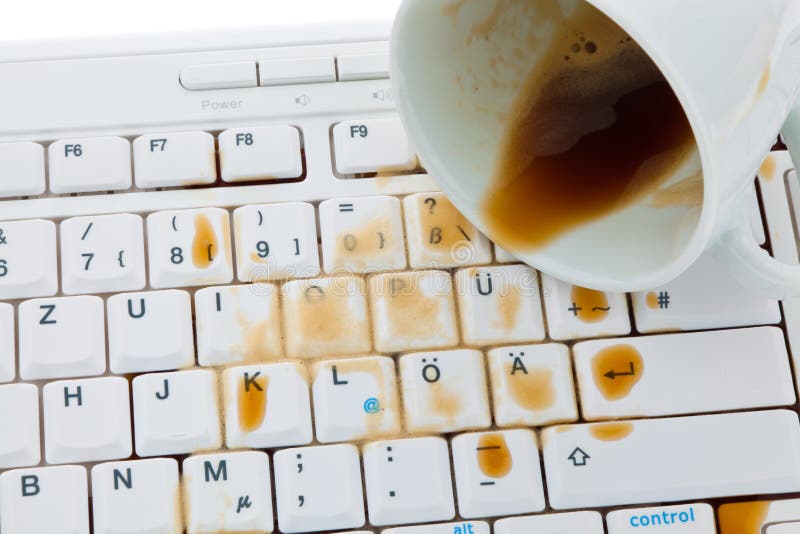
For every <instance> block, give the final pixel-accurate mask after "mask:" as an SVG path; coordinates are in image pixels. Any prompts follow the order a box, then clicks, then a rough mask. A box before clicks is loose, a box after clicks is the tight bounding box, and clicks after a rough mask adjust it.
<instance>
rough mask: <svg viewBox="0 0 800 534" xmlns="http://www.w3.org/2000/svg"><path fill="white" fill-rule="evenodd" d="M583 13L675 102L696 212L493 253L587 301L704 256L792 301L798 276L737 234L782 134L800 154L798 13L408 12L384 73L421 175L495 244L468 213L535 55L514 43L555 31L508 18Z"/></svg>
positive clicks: (696, 0) (641, 9) (415, 2)
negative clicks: (694, 154) (588, 292)
mask: <svg viewBox="0 0 800 534" xmlns="http://www.w3.org/2000/svg"><path fill="white" fill-rule="evenodd" d="M583 1H588V2H589V3H590V4H593V5H594V6H595V7H597V8H598V9H600V10H602V11H603V12H605V14H606V15H608V16H609V17H610V18H611V19H612V20H614V21H615V22H616V23H617V24H618V25H619V26H621V27H622V28H623V29H624V30H625V31H626V32H627V33H628V34H629V35H630V36H631V37H633V38H634V39H635V40H636V41H637V42H638V43H639V45H640V46H641V47H642V48H643V49H644V50H645V52H646V53H647V54H648V55H649V56H650V57H651V58H652V59H653V61H654V62H655V64H656V65H657V67H658V68H659V69H660V70H661V71H662V73H663V74H664V76H665V78H666V79H667V81H668V82H669V83H670V85H671V86H672V88H673V90H674V91H675V93H676V95H677V96H678V99H679V101H680V102H681V104H682V106H683V108H684V110H685V112H686V115H687V117H688V119H689V122H690V124H691V126H692V129H693V130H694V134H695V138H696V140H697V143H698V148H699V153H700V162H701V164H702V171H703V202H702V206H695V207H690V206H670V207H663V206H662V207H657V206H656V205H654V203H653V202H651V201H649V199H646V198H645V199H642V200H641V201H639V202H637V203H635V204H634V205H632V206H630V207H629V208H626V209H623V210H621V211H618V212H616V213H613V214H611V215H609V216H607V217H604V218H602V219H600V220H597V221H595V222H591V223H588V224H585V225H582V226H580V227H579V228H576V229H574V230H572V231H570V232H568V233H566V234H564V235H562V236H561V237H560V238H558V239H557V240H555V241H553V242H552V243H550V244H549V245H547V246H545V247H542V248H539V249H536V250H520V249H518V248H515V247H513V246H510V245H509V244H508V243H503V241H502V239H501V240H500V241H499V244H500V245H501V246H504V247H505V248H507V249H509V250H510V252H512V253H514V254H515V255H516V256H517V257H519V258H520V259H521V260H523V261H525V262H526V263H528V264H530V265H531V266H533V267H535V268H537V269H539V270H541V271H543V272H545V273H548V274H551V275H553V276H556V277H558V278H560V279H562V280H565V281H567V282H570V283H573V284H578V285H582V286H586V287H590V288H595V289H602V290H609V291H637V290H643V289H648V288H652V287H657V286H659V285H661V284H663V283H666V282H668V281H670V280H672V279H674V278H675V277H677V276H678V275H679V274H681V273H682V272H683V271H685V270H686V269H687V268H688V267H689V266H690V265H691V264H692V263H693V262H694V261H695V260H696V259H697V258H698V256H700V254H701V253H703V252H704V251H707V250H708V251H711V252H712V253H714V254H717V255H720V256H722V257H723V259H724V261H726V262H727V263H728V264H729V265H730V267H731V269H732V271H733V272H734V274H736V275H737V276H738V277H739V278H740V279H741V280H743V281H745V282H746V283H748V284H749V285H751V286H756V287H758V288H760V290H761V291H762V292H763V293H764V294H767V295H769V296H773V297H784V296H789V295H798V294H800V266H790V265H786V264H782V263H779V262H777V261H775V260H773V259H772V258H771V257H770V256H769V255H768V254H767V253H766V252H764V251H763V250H762V249H761V248H760V247H759V246H758V245H757V244H756V242H755V240H754V238H753V236H752V231H751V228H750V225H749V222H748V221H749V219H748V214H749V213H750V210H751V205H750V203H749V202H750V201H751V200H750V197H749V196H748V193H749V191H748V188H749V187H751V186H752V180H753V177H754V176H755V173H756V171H757V169H758V167H759V166H760V164H761V162H762V160H763V158H764V157H765V155H766V154H767V152H768V151H769V149H770V147H771V146H772V144H773V143H774V141H775V139H776V136H777V134H778V132H779V131H780V130H781V128H782V127H784V123H786V124H785V127H784V130H783V136H784V139H785V140H786V142H787V144H788V145H789V146H790V148H793V147H800V112H799V111H795V113H791V111H792V108H793V106H794V105H795V102H796V101H797V96H798V93H800V1H798V0H757V1H755V0H691V1H689V0H652V1H644V0H405V2H404V3H403V4H402V5H401V7H400V10H399V12H398V15H397V18H396V20H395V26H394V31H393V35H392V43H391V71H392V78H393V83H394V84H395V95H396V96H395V98H396V100H397V104H398V108H399V112H400V115H401V118H402V119H403V122H404V124H405V127H406V129H407V131H408V134H409V136H410V138H411V140H412V142H413V143H414V145H415V148H416V149H417V151H418V153H419V155H420V159H421V161H422V163H423V164H424V165H425V167H426V168H427V169H428V171H429V172H430V173H431V175H432V176H433V177H434V178H435V179H436V180H437V181H438V183H439V184H440V185H441V187H442V189H443V190H444V191H445V193H447V195H448V196H449V197H450V198H451V199H452V201H453V202H454V204H455V205H456V207H457V208H458V209H459V210H461V211H462V212H463V213H464V215H465V216H466V217H467V218H469V219H470V220H471V221H472V222H473V223H475V224H476V225H477V226H478V227H479V228H480V229H481V230H482V231H484V232H485V233H487V234H488V235H489V237H490V238H495V239H496V236H493V235H492V233H491V232H490V231H488V232H487V229H488V227H487V224H486V221H485V220H483V218H482V216H481V210H480V209H479V207H480V204H481V201H482V199H483V198H484V196H485V195H486V194H487V191H489V187H490V184H491V180H492V176H493V174H494V172H495V166H496V165H497V160H498V155H499V149H500V142H501V139H502V137H503V132H504V130H505V121H504V117H505V116H506V113H507V112H508V111H509V109H510V108H511V105H512V103H513V102H514V100H515V98H516V96H517V89H516V87H518V86H519V85H520V82H521V81H522V80H523V79H524V78H525V77H526V76H527V74H528V73H529V72H530V71H531V69H532V68H533V66H534V65H535V64H536V61H537V60H538V58H539V57H540V56H541V54H542V53H543V50H536V49H531V48H530V47H531V45H530V42H529V41H528V40H526V37H525V36H526V35H529V34H530V32H531V31H536V32H548V31H550V32H552V27H548V26H546V25H544V26H542V27H536V24H535V21H534V22H533V23H532V22H531V19H530V17H521V16H520V17H517V16H514V12H513V10H514V9H517V8H519V5H520V3H525V2H528V3H529V4H531V3H532V4H534V5H535V4H537V3H539V4H544V3H558V4H559V6H560V8H561V9H564V10H567V11H569V10H571V9H574V8H575V6H577V5H578V4H579V3H581V2H583ZM528 7H529V6H528ZM497 21H499V22H498V23H497V24H493V23H494V22H497ZM476 31H479V32H482V34H481V35H479V36H477V37H476ZM520 49H521V50H524V53H519V50H520ZM498 57H502V58H503V61H497V58H498ZM493 58H494V59H493ZM498 80H499V81H498ZM787 118H788V121H787ZM798 154H800V152H795V155H798ZM795 161H800V158H797V157H796V158H795ZM531 216H532V217H535V216H536V214H531Z"/></svg>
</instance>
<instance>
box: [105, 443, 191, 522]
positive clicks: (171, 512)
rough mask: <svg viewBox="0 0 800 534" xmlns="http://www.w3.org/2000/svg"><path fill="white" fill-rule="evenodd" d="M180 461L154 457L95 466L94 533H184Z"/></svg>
mask: <svg viewBox="0 0 800 534" xmlns="http://www.w3.org/2000/svg"><path fill="white" fill-rule="evenodd" d="M180 497H181V489H180V482H179V480H178V462H176V461H175V460H174V459H172V458H152V459H148V460H133V461H128V462H107V463H102V464H97V465H95V466H94V467H92V511H93V518H94V522H93V526H94V533H95V534H181V533H182V532H183V521H182V518H181V508H180V507H181V498H180Z"/></svg>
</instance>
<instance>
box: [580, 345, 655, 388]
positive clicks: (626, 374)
mask: <svg viewBox="0 0 800 534" xmlns="http://www.w3.org/2000/svg"><path fill="white" fill-rule="evenodd" d="M643 374H644V360H643V359H642V355H641V354H640V353H639V351H638V350H637V349H636V347H634V346H633V345H629V344H627V343H625V344H619V345H611V346H609V347H606V348H604V349H602V350H600V351H599V352H598V353H597V354H596V355H595V356H594V358H593V359H592V378H593V379H594V384H595V386H597V389H598V390H600V393H601V394H602V395H603V397H605V398H606V400H610V401H614V400H619V399H623V398H625V397H627V396H628V394H630V392H631V390H632V389H633V387H634V386H635V385H636V384H637V383H638V382H639V380H641V379H642V375H643Z"/></svg>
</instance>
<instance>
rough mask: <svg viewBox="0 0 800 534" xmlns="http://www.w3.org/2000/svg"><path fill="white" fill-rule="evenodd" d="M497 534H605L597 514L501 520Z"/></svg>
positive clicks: (571, 514) (569, 513) (578, 513)
mask: <svg viewBox="0 0 800 534" xmlns="http://www.w3.org/2000/svg"><path fill="white" fill-rule="evenodd" d="M494 532H495V534H519V533H520V532H542V533H545V532H546V533H550V532H553V533H562V532H563V533H565V534H567V533H569V534H573V533H574V534H578V533H580V534H605V529H604V528H603V517H602V516H601V515H600V514H599V513H597V512H567V513H563V514H544V515H529V516H520V517H509V518H507V519H501V520H499V521H496V522H495V524H494Z"/></svg>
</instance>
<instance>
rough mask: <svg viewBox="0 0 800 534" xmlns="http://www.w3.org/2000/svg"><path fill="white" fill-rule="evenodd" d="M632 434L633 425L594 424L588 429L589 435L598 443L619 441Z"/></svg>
mask: <svg viewBox="0 0 800 534" xmlns="http://www.w3.org/2000/svg"><path fill="white" fill-rule="evenodd" d="M632 432H633V423H625V422H621V423H596V424H594V425H591V426H590V427H589V434H591V435H592V437H593V438H595V439H599V440H600V441H620V440H622V439H625V438H627V437H628V436H630V435H631V433H632Z"/></svg>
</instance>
